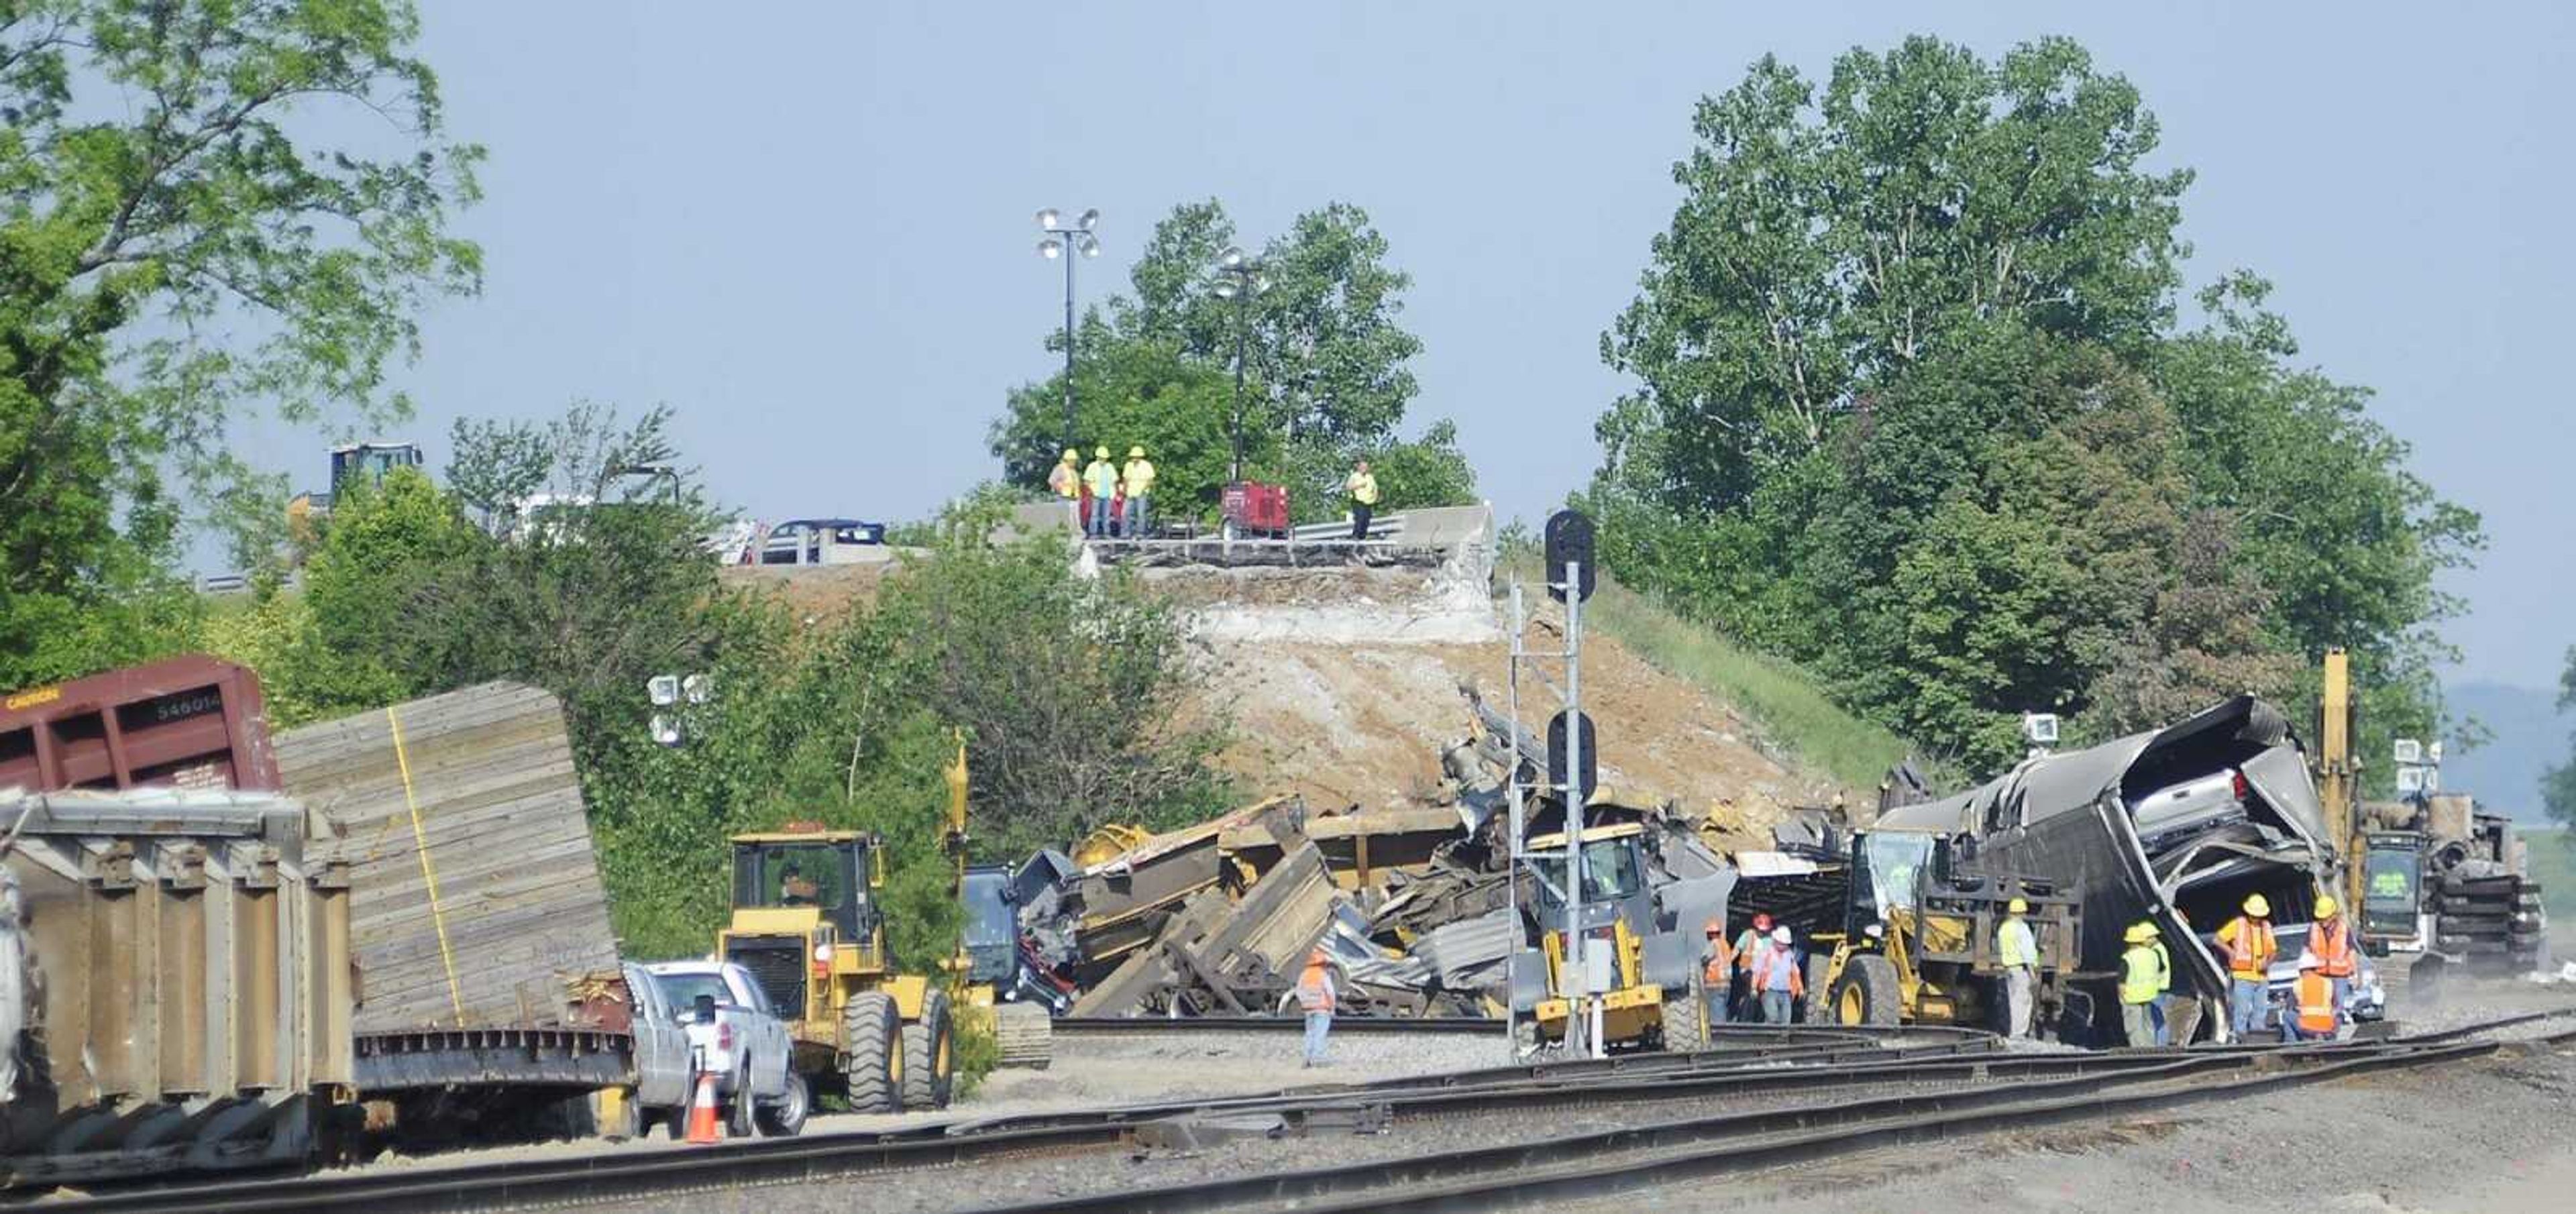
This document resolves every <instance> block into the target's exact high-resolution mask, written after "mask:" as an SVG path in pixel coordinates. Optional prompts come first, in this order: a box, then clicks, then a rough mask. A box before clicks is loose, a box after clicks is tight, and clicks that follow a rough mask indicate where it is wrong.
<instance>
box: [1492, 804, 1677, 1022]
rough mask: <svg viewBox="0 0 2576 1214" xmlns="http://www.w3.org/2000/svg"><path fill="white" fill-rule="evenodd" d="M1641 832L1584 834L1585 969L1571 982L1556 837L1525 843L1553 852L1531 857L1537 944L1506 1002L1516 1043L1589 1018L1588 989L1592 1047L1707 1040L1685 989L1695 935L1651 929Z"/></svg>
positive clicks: (1624, 825) (1561, 838) (1636, 827)
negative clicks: (1594, 1019)
mask: <svg viewBox="0 0 2576 1214" xmlns="http://www.w3.org/2000/svg"><path fill="white" fill-rule="evenodd" d="M1645 833H1646V827H1645V826H1644V825H1643V824H1641V823H1637V822H1621V823H1617V824H1614V825H1608V826H1596V827H1591V828H1588V829H1586V830H1585V831H1584V832H1583V847H1582V853H1581V854H1582V863H1581V866H1582V869H1583V872H1582V881H1583V885H1582V894H1583V919H1582V922H1581V924H1580V925H1579V928H1580V930H1581V931H1582V932H1583V936H1584V947H1583V961H1584V969H1585V970H1587V971H1589V975H1588V980H1587V981H1585V982H1582V983H1579V984H1578V983H1575V982H1574V981H1572V979H1573V974H1572V973H1571V971H1570V970H1569V968H1568V966H1567V956H1566V954H1567V951H1568V950H1567V948H1566V941H1565V931H1564V924H1565V912H1566V890H1567V888H1568V886H1567V884H1566V874H1565V861H1564V860H1563V859H1562V858H1561V857H1562V856H1563V855H1564V853H1565V843H1566V839H1565V834H1564V832H1563V831H1558V832H1557V833H1555V834H1551V835H1542V836H1539V837H1537V838H1533V839H1531V840H1530V842H1529V851H1530V852H1531V853H1532V854H1533V855H1534V856H1538V857H1548V856H1549V853H1550V852H1553V853H1554V857H1553V858H1537V859H1533V860H1532V861H1531V862H1530V863H1531V867H1532V868H1533V869H1534V870H1535V875H1536V877H1537V880H1536V882H1534V884H1535V886H1536V889H1537V897H1536V898H1535V900H1534V901H1533V903H1532V904H1531V910H1532V912H1533V913H1534V914H1535V916H1536V923H1537V927H1538V935H1539V946H1538V948H1536V949H1534V950H1524V951H1523V954H1522V957H1521V958H1520V959H1517V960H1516V963H1515V964H1514V965H1513V966H1512V1001H1513V1004H1514V1008H1515V1010H1516V1011H1520V1012H1526V1013H1527V1014H1528V1016H1529V1019H1527V1020H1525V1021H1523V1022H1522V1024H1523V1026H1524V1027H1523V1028H1522V1029H1521V1030H1520V1031H1521V1032H1522V1034H1523V1039H1522V1040H1521V1041H1520V1043H1519V1044H1520V1045H1521V1046H1522V1047H1524V1048H1525V1049H1535V1048H1539V1047H1543V1046H1551V1045H1561V1044H1562V1043H1563V1042H1564V1041H1565V1039H1566V1030H1567V1027H1568V1024H1569V1022H1570V1021H1571V1020H1572V1018H1573V1017H1575V1016H1577V1015H1589V1014H1590V1009H1589V1008H1588V1007H1587V1006H1586V1005H1585V994H1584V993H1585V992H1587V991H1588V992H1589V993H1590V997H1593V998H1597V999H1598V1000H1599V1003H1600V1010H1601V1016H1600V1026H1599V1033H1600V1038H1599V1044H1600V1046H1601V1047H1602V1048H1603V1049H1604V1050H1606V1051H1631V1050H1651V1049H1675V1050H1686V1049H1697V1048H1699V1046H1700V1045H1701V1044H1702V1043H1703V1042H1704V1041H1705V1040H1706V1036H1707V1029H1706V1026H1705V1024H1704V1023H1703V1016H1704V1009H1703V1006H1702V1004H1701V1002H1700V998H1699V995H1698V992H1697V990H1696V989H1695V987H1694V985H1693V984H1694V980H1695V978H1696V975H1697V971H1698V961H1699V950H1700V948H1701V947H1702V944H1701V941H1700V939H1699V938H1698V937H1697V936H1696V935H1693V934H1690V933H1686V932H1683V931H1679V930H1670V929H1667V930H1658V929H1657V926H1656V924H1657V918H1658V916H1657V909H1656V903H1655V894H1654V891H1653V890H1651V889H1649V888H1648V887H1647V882H1646V857H1645ZM1604 946H1607V947H1606V950H1605V948H1604ZM1531 953H1536V954H1537V956H1536V957H1531V956H1529V954H1531ZM1605 962H1606V963H1605Z"/></svg>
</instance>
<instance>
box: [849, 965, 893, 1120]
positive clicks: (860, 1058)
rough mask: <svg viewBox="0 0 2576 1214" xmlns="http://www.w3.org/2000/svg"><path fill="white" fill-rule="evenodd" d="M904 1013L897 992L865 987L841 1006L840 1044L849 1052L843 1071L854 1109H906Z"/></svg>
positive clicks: (853, 1110)
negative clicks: (898, 1009)
mask: <svg viewBox="0 0 2576 1214" xmlns="http://www.w3.org/2000/svg"><path fill="white" fill-rule="evenodd" d="M902 1041H903V1017H902V1016H900V1015H898V1014H897V1013H896V1011H895V1006H894V996H892V995H888V994H886V993H885V992H883V991H862V992H860V993H858V994H855V995H852V996H850V1001H849V1002H848V1003H847V1004H844V1005H843V1006H842V1008H841V1044H842V1045H843V1046H844V1047H845V1048H847V1049H848V1051H849V1053H848V1054H847V1055H846V1056H845V1057H843V1058H842V1060H841V1074H842V1076H843V1077H844V1078H846V1079H847V1080H848V1081H849V1085H850V1111H851V1112H853V1113H900V1112H902V1111H903V1088H902V1086H901V1084H902V1080H903V1045H902Z"/></svg>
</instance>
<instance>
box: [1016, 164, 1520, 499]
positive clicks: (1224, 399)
mask: <svg viewBox="0 0 2576 1214" xmlns="http://www.w3.org/2000/svg"><path fill="white" fill-rule="evenodd" d="M1236 242H1237V237H1236V233H1235V228H1234V222H1233V220H1232V219H1230V218H1229V217H1228V216H1227V215H1226V213H1225V209H1224V208H1223V207H1222V206H1221V205H1219V204H1218V203H1217V202H1215V201H1214V200H1210V201H1207V202H1202V203H1189V204H1184V205H1182V206H1179V207H1176V208H1174V209H1173V211H1172V213H1171V214H1170V215H1169V216H1167V217H1165V218H1164V219H1163V221H1162V222H1160V223H1158V224H1156V225H1155V227H1154V231H1153V234H1152V236H1151V237H1149V238H1148V239H1147V241H1146V244H1145V251H1144V253H1143V254H1142V255H1141V256H1140V257H1139V258H1138V259H1137V262H1136V265H1135V268H1134V269H1133V271H1131V273H1130V288H1131V292H1130V293H1128V294H1120V295H1113V296H1112V297H1110V298H1109V299H1108V300H1107V301H1106V302H1105V303H1104V304H1103V305H1102V306H1101V307H1098V308H1095V309H1093V310H1092V311H1091V312H1090V313H1089V314H1088V315H1087V316H1086V317H1085V319H1084V322H1083V324H1082V325H1081V327H1080V332H1079V334H1078V337H1079V340H1078V341H1077V343H1076V345H1075V366H1074V387H1075V390H1076V393H1075V395H1076V402H1077V408H1078V412H1079V417H1078V418H1077V421H1076V429H1077V432H1078V433H1079V434H1080V435H1081V436H1082V437H1081V441H1080V442H1079V443H1078V444H1077V445H1078V446H1079V447H1080V449H1081V459H1082V461H1083V462H1086V463H1087V462H1089V460H1090V459H1091V453H1092V450H1093V448H1094V447H1095V446H1098V445H1106V446H1108V447H1110V448H1111V451H1112V454H1113V457H1115V458H1122V459H1123V458H1124V456H1125V455H1126V452H1127V448H1128V447H1129V446H1130V445H1142V446H1143V447H1144V448H1145V449H1146V451H1147V452H1148V454H1149V455H1150V456H1151V458H1152V459H1153V461H1154V464H1155V469H1156V472H1157V474H1158V476H1157V479H1156V481H1155V491H1156V492H1157V493H1158V494H1160V495H1162V501H1163V503H1164V504H1163V507H1162V509H1163V511H1164V517H1166V518H1172V517H1176V515H1175V512H1176V511H1179V512H1182V513H1187V514H1192V515H1196V516H1198V517H1201V518H1212V517H1213V516H1214V513H1215V510H1216V505H1217V500H1218V495H1219V493H1220V491H1221V489H1222V488H1223V486H1224V484H1225V482H1226V479H1227V477H1228V474H1229V473H1230V471H1231V468H1232V456H1233V449H1232V448H1233V438H1232V436H1233V420H1234V414H1233V411H1234V407H1235V389H1234V383H1235V354H1236V348H1237V345H1238V342H1239V343H1240V345H1241V347H1242V354H1243V360H1242V365H1243V380H1244V388H1243V397H1242V409H1243V418H1242V429H1243V436H1244V474H1245V476H1246V477H1248V478H1250V479H1254V480H1262V481H1271V482H1279V483H1286V484H1288V485H1290V486H1291V494H1290V501H1291V504H1292V506H1293V508H1294V509H1295V510H1296V511H1297V513H1298V515H1299V516H1300V517H1301V518H1321V517H1328V516H1330V515H1332V514H1334V513H1337V512H1338V511H1339V510H1340V509H1341V506H1342V499H1341V496H1340V492H1339V488H1338V487H1339V485H1340V484H1341V481H1342V478H1343V476H1344V475H1346V474H1347V473H1348V472H1349V469H1350V464H1351V461H1353V460H1355V459H1360V458H1367V459H1370V460H1371V461H1372V462H1373V463H1374V464H1376V465H1378V468H1377V471H1378V479H1379V485H1380V490H1381V492H1382V493H1383V494H1384V502H1385V504H1386V507H1387V508H1389V509H1402V508H1403V507H1405V506H1413V505H1447V504H1453V503H1456V502H1461V501H1468V500H1472V499H1473V496H1474V480H1473V477H1472V475H1471V474H1470V473H1469V471H1468V469H1467V466H1466V463H1465V460H1464V459H1463V458H1462V457H1460V456H1459V454H1458V451H1457V447H1456V427H1455V426H1454V425H1451V424H1450V423H1447V422H1445V421H1444V422H1435V423H1433V425H1432V426H1431V427H1430V428H1429V429H1428V430H1426V432H1425V435H1424V437H1423V438H1421V439H1419V440H1413V441H1409V442H1408V441H1405V440H1401V439H1399V438H1398V437H1397V432H1398V429H1399V427H1400V426H1401V424H1402V422H1403V420H1404V414H1405V409H1406V407H1407V406H1408V405H1409V403H1410V402H1411V401H1412V399H1413V397H1414V395H1415V393H1416V391H1417V385H1416V384H1415V381H1414V377H1413V373H1412V371H1411V369H1410V366H1409V364H1410V361H1411V360H1412V358H1413V357H1414V356H1415V355H1417V354H1419V353H1420V352H1421V349H1422V342H1421V340H1420V339H1418V338H1416V337H1415V336H1414V335H1413V334H1412V333H1410V332H1408V331H1406V330H1405V329H1404V328H1403V326H1402V325H1401V323H1400V321H1399V314H1400V313H1401V312H1402V310H1403V301H1402V294H1403V291H1404V289H1405V288H1406V287H1407V286H1409V285H1411V282H1412V279H1411V277H1410V276H1409V275H1406V274H1405V273H1404V272H1402V271H1400V270H1397V269H1395V268H1393V267H1392V266H1391V265H1390V264H1389V263H1388V246H1387V241H1386V238H1385V236H1383V235H1382V234H1380V233H1379V232H1378V231H1377V230H1376V229H1375V228H1374V227H1373V226H1371V225H1370V223H1369V219H1368V215H1367V213H1366V212H1364V211H1362V210H1360V209H1359V208H1358V207H1355V206H1351V205H1349V204H1347V203H1333V204H1330V205H1328V206H1325V207H1324V208H1322V209H1320V210H1316V211H1310V212H1307V213H1306V214H1303V215H1300V216H1298V217H1297V219H1296V220H1295V221H1294V222H1293V223H1291V224H1290V225H1289V230H1288V231H1287V232H1286V233H1284V234H1282V235H1280V236H1278V237H1276V238H1274V239H1272V240H1271V241H1270V242H1269V243H1268V244H1266V245H1264V246H1263V247H1261V248H1260V249H1257V250H1245V253H1246V255H1247V256H1249V257H1251V258H1253V259H1254V260H1255V261H1256V262H1257V263H1258V264H1259V266H1260V268H1261V271H1262V274H1263V276H1264V278H1265V280H1266V282H1267V286H1266V288H1265V289H1262V290H1259V291H1257V292H1253V293H1250V294H1238V295H1237V296H1236V297H1235V298H1232V299H1227V298H1224V297H1222V296H1221V295H1219V294H1218V287H1219V285H1220V284H1221V283H1223V282H1225V281H1226V276H1224V275H1221V274H1219V273H1218V272H1217V270H1216V267H1217V263H1218V260H1219V259H1220V258H1221V257H1222V256H1223V255H1224V253H1225V251H1226V250H1227V249H1229V248H1232V247H1235V246H1236ZM1061 341H1062V337H1061V335H1051V336H1050V337H1049V339H1048V344H1049V347H1050V348H1052V349H1059V350H1060V349H1062V348H1063V347H1062V345H1061V344H1060V343H1061ZM1063 401H1064V380H1063V377H1062V376H1061V375H1058V376H1055V377H1051V378H1049V379H1048V380H1046V381H1044V382H1042V383H1036V384H1029V385H1025V386H1023V387H1021V388H1019V389H1016V390H1014V391H1013V392H1012V393H1011V395H1010V399H1009V404H1008V408H1007V410H1006V412H1005V413H1004V415H1003V417H1002V418H1000V419H999V420H998V421H996V422H995V423H994V426H993V432H992V446H993V453H994V455H996V456H997V457H999V458H1000V459H1001V460H1002V464H1003V475H1004V478H1005V480H1006V481H1007V482H1008V483H1010V484H1013V485H1017V486H1020V487H1022V488H1024V489H1029V490H1036V489H1039V488H1041V487H1043V486H1044V484H1045V481H1046V474H1047V470H1048V469H1049V468H1050V467H1052V466H1053V465H1054V463H1055V461H1056V459H1057V457H1058V456H1060V455H1061V454H1062V450H1063V446H1064V413H1063Z"/></svg>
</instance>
